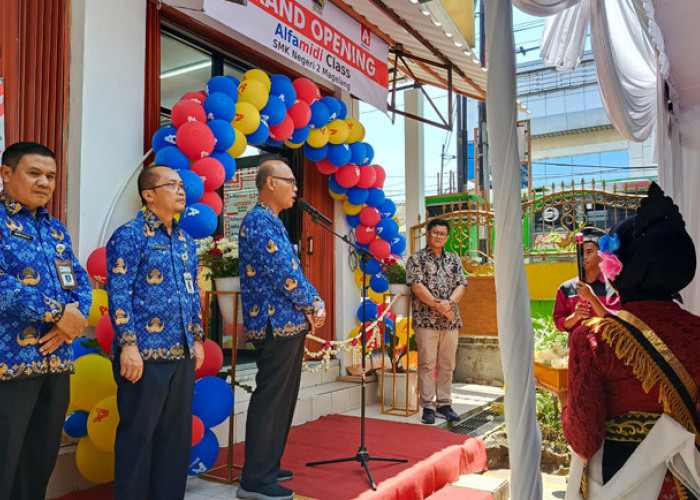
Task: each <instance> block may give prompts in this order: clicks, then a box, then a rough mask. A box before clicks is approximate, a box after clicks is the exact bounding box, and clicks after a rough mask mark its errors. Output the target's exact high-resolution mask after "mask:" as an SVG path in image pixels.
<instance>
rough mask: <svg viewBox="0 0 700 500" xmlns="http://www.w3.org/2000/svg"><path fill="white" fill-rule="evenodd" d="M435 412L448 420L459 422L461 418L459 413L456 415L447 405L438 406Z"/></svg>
mask: <svg viewBox="0 0 700 500" xmlns="http://www.w3.org/2000/svg"><path fill="white" fill-rule="evenodd" d="M437 414H438V415H440V416H441V417H443V418H445V419H446V420H447V421H448V422H459V421H460V420H461V418H460V417H459V415H457V414H456V413H455V411H454V410H453V409H452V407H451V406H449V405H447V406H441V407H440V408H438V409H437Z"/></svg>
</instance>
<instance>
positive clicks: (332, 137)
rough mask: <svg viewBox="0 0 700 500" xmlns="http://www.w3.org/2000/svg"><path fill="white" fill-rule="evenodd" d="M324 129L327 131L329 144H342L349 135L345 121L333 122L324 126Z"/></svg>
mask: <svg viewBox="0 0 700 500" xmlns="http://www.w3.org/2000/svg"><path fill="white" fill-rule="evenodd" d="M326 128H327V129H328V142H330V143H331V144H342V143H344V142H345V141H346V140H347V138H348V134H349V133H350V130H349V129H348V125H347V124H346V123H345V120H333V121H332V122H330V123H329V124H328V125H326Z"/></svg>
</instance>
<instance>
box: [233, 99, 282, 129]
mask: <svg viewBox="0 0 700 500" xmlns="http://www.w3.org/2000/svg"><path fill="white" fill-rule="evenodd" d="M285 116H287V107H286V106H285V105H284V102H283V101H282V99H280V98H279V97H277V96H276V95H272V94H270V97H269V98H268V99H267V104H266V105H265V107H264V108H263V109H261V110H260V119H261V120H265V121H266V122H267V124H268V125H269V126H270V127H274V126H275V125H279V124H280V123H282V122H283V121H284V117H285ZM232 119H233V118H232Z"/></svg>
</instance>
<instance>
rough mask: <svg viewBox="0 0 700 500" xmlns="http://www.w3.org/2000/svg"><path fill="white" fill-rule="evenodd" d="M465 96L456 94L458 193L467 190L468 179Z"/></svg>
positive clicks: (467, 131) (467, 135) (467, 134)
mask: <svg viewBox="0 0 700 500" xmlns="http://www.w3.org/2000/svg"><path fill="white" fill-rule="evenodd" d="M467 105H468V101H467V98H466V97H465V96H463V95H459V94H457V186H456V187H457V189H456V191H457V192H458V193H461V192H465V191H466V190H467V181H468V179H469V158H468V156H469V154H468V152H467V151H468V149H467V148H468V145H469V130H467Z"/></svg>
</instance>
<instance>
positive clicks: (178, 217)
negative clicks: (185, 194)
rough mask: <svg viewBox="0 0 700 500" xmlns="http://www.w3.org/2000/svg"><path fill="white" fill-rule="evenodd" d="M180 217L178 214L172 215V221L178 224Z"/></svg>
mask: <svg viewBox="0 0 700 500" xmlns="http://www.w3.org/2000/svg"><path fill="white" fill-rule="evenodd" d="M180 215H181V214H180V212H178V213H176V214H175V215H173V219H175V220H176V221H178V222H180Z"/></svg>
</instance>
